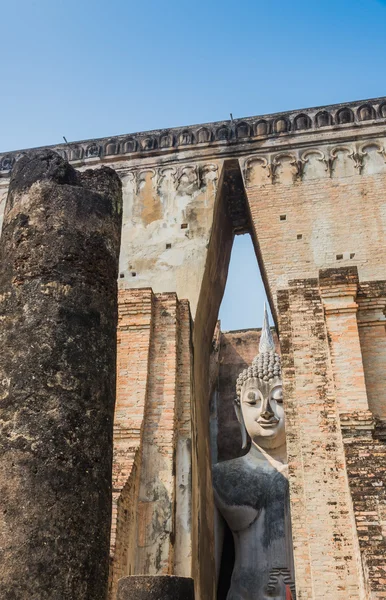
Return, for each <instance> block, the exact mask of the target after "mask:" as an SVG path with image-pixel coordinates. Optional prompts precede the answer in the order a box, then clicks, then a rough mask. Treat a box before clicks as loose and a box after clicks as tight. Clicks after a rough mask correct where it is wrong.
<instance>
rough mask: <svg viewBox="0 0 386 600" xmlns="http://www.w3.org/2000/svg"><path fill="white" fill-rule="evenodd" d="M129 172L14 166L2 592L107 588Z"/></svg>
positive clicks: (0, 454)
mask: <svg viewBox="0 0 386 600" xmlns="http://www.w3.org/2000/svg"><path fill="white" fill-rule="evenodd" d="M121 212H122V196H121V183H120V181H119V178H118V177H117V175H116V173H115V172H114V171H113V170H112V169H108V168H105V167H103V168H102V169H100V170H96V171H86V172H85V173H82V174H81V173H78V172H76V171H75V170H74V169H73V168H72V167H71V166H69V165H68V163H66V161H65V160H63V159H62V158H61V157H60V156H58V155H57V154H55V153H54V152H50V151H45V152H32V153H30V154H27V155H26V156H24V157H23V158H22V159H21V160H20V161H19V162H18V163H17V164H16V166H15V168H14V171H13V173H12V177H11V182H10V186H9V193H8V199H7V204H6V208H5V216H4V225H3V232H2V236H1V241H0V290H1V296H0V315H1V317H0V318H1V328H0V348H1V352H0V398H1V403H0V424H1V429H0V448H1V451H0V496H1V503H2V507H3V509H2V511H1V516H0V546H1V548H2V553H1V561H0V597H1V598H7V600H19V599H21V598H31V599H32V598H33V599H34V600H54V599H55V600H56V599H57V600H64V599H67V600H74V598H76V599H77V600H105V598H106V593H107V578H108V545H109V535H110V521H111V467H112V434H113V414H114V403H115V362H116V322H117V285H116V278H117V267H118V253H119V245H120V230H121Z"/></svg>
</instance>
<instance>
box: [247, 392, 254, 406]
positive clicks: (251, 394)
mask: <svg viewBox="0 0 386 600" xmlns="http://www.w3.org/2000/svg"><path fill="white" fill-rule="evenodd" d="M247 402H248V404H256V394H255V392H248V396H247Z"/></svg>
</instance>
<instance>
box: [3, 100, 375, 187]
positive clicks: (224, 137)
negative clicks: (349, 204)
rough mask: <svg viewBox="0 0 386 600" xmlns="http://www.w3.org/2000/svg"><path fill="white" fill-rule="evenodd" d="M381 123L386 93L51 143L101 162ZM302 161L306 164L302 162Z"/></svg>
mask: <svg viewBox="0 0 386 600" xmlns="http://www.w3.org/2000/svg"><path fill="white" fill-rule="evenodd" d="M379 124H383V125H385V124H386V98H374V99H371V100H363V101H359V102H350V103H346V104H334V105H329V106H324V107H316V108H308V109H304V110H294V111H287V112H281V113H275V114H270V115H261V116H256V117H247V118H243V119H234V120H231V121H229V120H228V121H217V122H214V123H206V124H203V125H191V126H188V127H176V128H172V129H163V130H155V131H146V132H140V133H133V134H128V135H120V136H114V137H106V138H101V139H94V140H84V141H79V142H71V143H68V144H59V145H54V146H51V148H53V149H55V150H56V151H57V152H58V153H59V154H61V155H62V156H63V157H64V158H66V159H68V160H69V161H71V162H75V163H76V162H79V161H81V162H82V163H84V164H87V163H90V164H95V162H98V161H100V160H104V159H108V160H110V161H111V160H127V159H131V158H142V157H147V156H154V155H157V156H162V155H168V154H170V153H176V152H181V151H182V152H186V151H187V150H189V149H192V148H196V149H200V148H206V147H214V148H216V147H219V148H224V147H225V148H226V147H230V148H232V149H235V146H236V147H237V146H239V145H245V144H248V143H249V142H253V141H261V140H266V139H270V138H273V139H275V138H285V137H286V136H296V137H298V136H299V138H301V136H304V134H310V133H312V134H319V133H320V134H324V133H327V132H329V131H330V132H336V131H342V130H343V131H347V132H349V131H351V132H353V131H354V132H355V131H358V133H359V129H358V128H361V127H363V126H368V125H379ZM292 139H293V138H292ZM24 152H26V150H17V151H14V152H8V153H3V154H0V172H1V173H2V175H3V176H7V174H8V173H9V172H10V170H11V168H12V165H13V163H14V162H15V160H17V159H18V158H19V157H20V156H21V155H22V154H23V153H24ZM297 167H298V168H301V165H297ZM359 168H360V158H358V169H359ZM273 175H274V173H273Z"/></svg>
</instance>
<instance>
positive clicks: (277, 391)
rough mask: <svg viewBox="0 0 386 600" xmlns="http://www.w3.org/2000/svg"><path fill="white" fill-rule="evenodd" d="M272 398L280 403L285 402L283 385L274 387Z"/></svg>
mask: <svg viewBox="0 0 386 600" xmlns="http://www.w3.org/2000/svg"><path fill="white" fill-rule="evenodd" d="M271 398H272V400H276V402H277V403H278V404H282V403H283V388H282V387H281V386H279V387H277V388H274V389H273V390H272V392H271Z"/></svg>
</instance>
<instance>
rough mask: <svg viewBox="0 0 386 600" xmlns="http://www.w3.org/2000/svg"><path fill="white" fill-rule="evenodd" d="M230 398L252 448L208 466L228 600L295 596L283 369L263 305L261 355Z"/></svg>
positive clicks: (238, 383)
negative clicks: (228, 566) (227, 552)
mask: <svg viewBox="0 0 386 600" xmlns="http://www.w3.org/2000/svg"><path fill="white" fill-rule="evenodd" d="M234 403H235V411H236V416H237V419H238V421H239V424H240V427H241V433H242V445H243V448H244V449H245V448H246V447H247V434H248V435H249V437H250V439H251V447H250V450H249V452H248V453H247V454H245V455H244V456H241V457H240V458H235V459H232V460H227V461H224V462H220V463H217V464H216V465H214V467H213V487H214V498H215V505H216V508H217V511H218V516H219V515H221V516H220V517H219V519H218V523H219V524H220V527H217V536H216V537H217V539H216V544H217V545H221V544H222V543H223V539H224V536H223V535H221V521H222V519H224V520H225V521H226V523H227V525H228V527H229V528H230V530H231V532H232V535H233V540H234V548H235V561H234V567H233V572H232V578H231V584H230V589H229V591H228V595H227V600H266V599H267V600H268V599H272V598H276V599H277V600H288V599H289V598H292V599H295V586H294V569H293V550H292V536H291V520H290V507H289V490H288V465H287V457H286V438H285V422H284V410H283V392H282V379H281V367H280V357H279V355H278V354H277V353H276V352H275V345H274V341H273V338H272V333H271V330H270V328H269V323H268V315H267V311H266V309H265V310H264V326H263V329H262V334H261V338H260V345H259V353H258V355H257V356H256V358H255V359H254V360H253V362H252V366H251V367H249V368H248V369H245V370H244V371H243V372H242V373H240V375H239V377H238V379H237V385H236V399H235V401H234ZM219 531H220V533H218V532H219ZM217 556H221V549H220V551H219V550H217ZM217 570H218V571H219V569H217Z"/></svg>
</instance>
